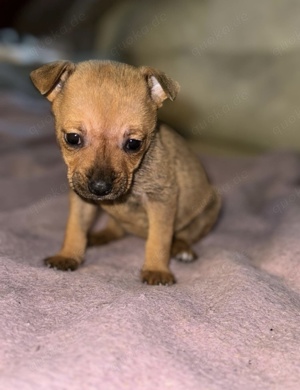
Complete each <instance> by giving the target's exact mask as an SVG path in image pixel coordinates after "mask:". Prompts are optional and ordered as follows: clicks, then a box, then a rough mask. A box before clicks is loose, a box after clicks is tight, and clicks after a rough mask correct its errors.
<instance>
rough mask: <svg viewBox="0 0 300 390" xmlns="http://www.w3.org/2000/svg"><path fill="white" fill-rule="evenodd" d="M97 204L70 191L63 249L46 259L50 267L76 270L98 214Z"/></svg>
mask: <svg viewBox="0 0 300 390" xmlns="http://www.w3.org/2000/svg"><path fill="white" fill-rule="evenodd" d="M97 208H98V207H97V206H96V205H94V204H91V203H87V202H85V201H83V200H82V199H81V198H80V197H79V196H78V195H77V194H75V192H73V191H72V190H71V192H70V213H69V218H68V223H67V229H66V233H65V239H64V243H63V246H62V249H61V250H60V251H59V253H58V254H57V255H55V256H52V257H48V258H47V259H45V264H46V265H47V266H48V267H55V268H57V269H60V270H63V271H67V270H69V269H70V270H71V271H74V270H75V269H76V268H78V266H79V265H80V264H81V263H82V262H83V257H84V253H85V249H86V244H87V233H88V231H89V229H90V227H91V225H92V223H93V222H94V220H95V217H96V215H97Z"/></svg>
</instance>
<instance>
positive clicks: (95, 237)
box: [87, 216, 125, 246]
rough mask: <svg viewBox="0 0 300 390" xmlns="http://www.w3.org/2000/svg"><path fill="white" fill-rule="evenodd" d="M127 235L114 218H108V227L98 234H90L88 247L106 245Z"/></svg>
mask: <svg viewBox="0 0 300 390" xmlns="http://www.w3.org/2000/svg"><path fill="white" fill-rule="evenodd" d="M124 235H125V231H124V229H123V228H122V226H121V225H120V224H119V223H118V222H117V221H116V220H115V219H114V218H112V217H110V216H109V217H108V221H107V224H106V227H105V228H104V229H103V230H100V231H98V232H90V233H89V234H88V242H87V245H88V246H98V245H105V244H108V243H109V242H111V241H115V240H119V239H120V238H122V237H123V236H124Z"/></svg>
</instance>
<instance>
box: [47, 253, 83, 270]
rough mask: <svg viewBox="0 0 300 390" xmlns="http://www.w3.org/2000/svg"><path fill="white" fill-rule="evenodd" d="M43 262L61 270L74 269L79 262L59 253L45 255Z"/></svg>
mask: <svg viewBox="0 0 300 390" xmlns="http://www.w3.org/2000/svg"><path fill="white" fill-rule="evenodd" d="M44 262H45V264H46V266H47V267H49V268H56V269H59V270H61V271H68V270H70V271H75V269H77V268H78V266H79V264H80V262H79V261H78V260H76V259H72V258H71V257H64V256H59V255H57V256H52V257H47V258H46V259H45V260H44Z"/></svg>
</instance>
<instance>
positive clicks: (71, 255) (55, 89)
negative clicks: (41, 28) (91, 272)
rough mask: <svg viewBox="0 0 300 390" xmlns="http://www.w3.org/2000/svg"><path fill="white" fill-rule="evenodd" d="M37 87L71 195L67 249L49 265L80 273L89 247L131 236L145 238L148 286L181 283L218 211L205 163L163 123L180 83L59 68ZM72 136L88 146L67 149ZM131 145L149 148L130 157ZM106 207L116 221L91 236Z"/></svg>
mask: <svg viewBox="0 0 300 390" xmlns="http://www.w3.org/2000/svg"><path fill="white" fill-rule="evenodd" d="M31 79H32V81H33V83H34V85H35V86H36V88H37V89H38V90H39V91H40V92H41V93H42V94H43V95H45V96H46V97H47V98H48V100H49V101H51V102H52V111H53V113H54V117H55V122H56V136H57V139H58V142H59V144H60V147H61V150H62V154H63V157H64V160H65V162H66V164H67V167H68V180H69V183H70V187H71V191H70V214H69V219H68V224H67V229H66V233H65V239H64V244H63V246H62V249H61V251H60V252H59V253H58V254H57V255H55V256H53V257H50V258H47V259H46V260H45V262H46V264H47V265H48V266H50V267H56V268H57V269H61V270H68V269H71V270H75V269H76V268H77V267H78V266H79V265H80V264H81V263H82V262H83V259H84V253H85V250H86V246H87V245H100V244H101V245H102V244H106V243H108V242H110V241H112V240H115V239H119V238H121V237H123V236H124V234H125V233H126V232H129V233H133V234H136V235H138V236H141V237H143V238H145V239H147V241H146V256H145V262H144V265H143V268H142V271H141V278H142V281H143V282H146V283H148V284H152V285H157V284H172V283H174V282H175V278H174V276H173V274H172V273H171V272H170V269H169V261H170V257H171V256H173V257H176V258H177V259H179V260H182V261H191V260H194V259H195V258H196V255H195V253H194V252H193V250H192V249H191V244H192V243H193V242H195V241H197V240H198V239H199V238H201V237H202V236H204V235H205V234H207V233H208V232H209V231H210V229H211V228H212V226H213V225H214V223H215V221H216V219H217V216H218V214H219V210H220V199H219V196H218V195H217V193H216V191H215V190H214V188H213V187H212V186H211V185H210V183H209V182H208V180H207V177H206V174H205V172H204V170H203V168H202V166H201V164H200V162H199V160H198V158H197V157H196V156H195V155H194V154H193V153H192V152H191V150H190V149H189V148H188V146H187V145H186V143H185V142H184V140H183V139H182V138H181V137H180V136H179V135H177V134H176V133H175V132H174V131H173V130H172V129H170V128H169V127H167V126H165V125H159V124H158V123H157V109H158V108H159V107H160V106H161V105H162V103H163V101H164V100H165V99H167V98H168V99H170V100H174V99H175V98H176V95H177V93H178V91H179V86H178V84H177V83H176V82H175V81H173V80H172V79H170V78H169V77H168V76H166V75H165V74H164V73H162V72H159V71H157V70H155V69H153V68H150V67H140V68H135V67H133V66H129V65H126V64H120V63H115V62H110V61H86V62H81V63H79V64H76V65H75V64H73V63H71V62H68V61H58V62H54V63H50V64H46V65H44V66H42V67H40V68H38V69H37V70H35V71H33V72H32V73H31ZM70 133H72V134H74V133H75V134H77V136H78V137H80V140H81V145H79V146H76V147H75V146H74V145H69V144H68V143H67V142H66V134H70ZM129 139H130V140H138V141H141V146H140V148H139V149H138V150H135V151H131V150H130V151H128V150H127V149H126V146H125V145H126V144H127V143H128V142H129V141H128V140H129ZM130 142H132V141H130ZM98 206H101V207H102V208H103V209H104V210H105V211H106V212H107V213H108V215H109V220H108V224H107V226H106V228H105V229H104V230H103V231H101V232H96V233H93V232H90V229H91V226H92V224H93V222H94V220H95V217H96V215H97V209H98Z"/></svg>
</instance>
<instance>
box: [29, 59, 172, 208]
mask: <svg viewBox="0 0 300 390" xmlns="http://www.w3.org/2000/svg"><path fill="white" fill-rule="evenodd" d="M31 77H32V80H33V82H34V84H35V85H36V87H37V88H38V89H39V90H40V91H41V93H42V94H45V95H47V98H48V99H49V100H50V101H51V102H52V110H53V113H54V116H55V122H56V135H57V139H58V141H59V144H60V147H61V150H62V154H63V157H64V160H65V162H66V164H67V167H68V179H69V183H70V186H71V188H72V189H73V190H74V191H75V192H76V193H78V194H79V195H80V196H82V197H83V198H85V199H90V200H95V201H99V200H100V201H101V200H114V199H118V198H119V197H121V196H122V195H124V194H126V193H127V192H128V191H129V189H130V187H131V185H132V180H133V176H134V172H135V171H136V170H137V169H138V167H139V165H140V163H141V160H142V158H143V156H144V154H145V153H146V151H147V149H148V148H149V146H150V143H151V141H152V140H153V137H154V135H155V127H156V113H157V108H158V107H159V106H160V105H161V104H162V101H163V100H164V99H166V98H167V97H169V98H171V99H174V98H175V96H176V94H177V91H178V85H177V83H175V82H173V81H172V80H170V79H169V78H167V76H165V75H164V74H162V73H160V72H157V71H155V70H153V69H151V68H146V67H143V68H134V67H131V66H128V65H125V64H118V63H112V62H101V61H88V62H83V63H79V64H78V65H74V64H72V63H69V62H62V61H61V62H57V63H52V64H49V65H44V66H43V67H41V68H39V69H37V70H36V71H34V72H32V74H31Z"/></svg>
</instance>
